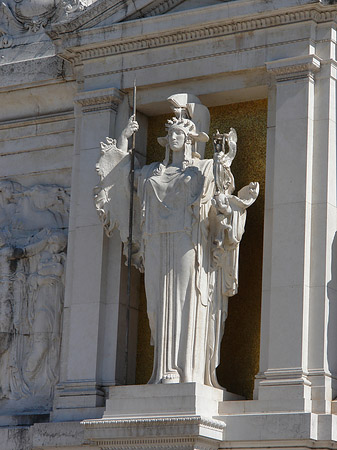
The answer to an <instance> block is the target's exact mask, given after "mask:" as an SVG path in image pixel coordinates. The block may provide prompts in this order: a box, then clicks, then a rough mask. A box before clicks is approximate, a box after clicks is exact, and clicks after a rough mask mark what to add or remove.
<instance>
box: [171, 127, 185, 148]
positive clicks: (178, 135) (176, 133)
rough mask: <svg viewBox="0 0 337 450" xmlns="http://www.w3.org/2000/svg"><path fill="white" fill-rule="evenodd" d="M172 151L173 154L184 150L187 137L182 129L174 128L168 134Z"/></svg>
mask: <svg viewBox="0 0 337 450" xmlns="http://www.w3.org/2000/svg"><path fill="white" fill-rule="evenodd" d="M168 140H169V146H170V149H171V150H172V151H173V152H179V151H180V150H182V149H183V148H184V145H185V140H186V136H185V133H184V132H183V130H182V129H181V128H178V127H172V128H170V130H169V132H168Z"/></svg>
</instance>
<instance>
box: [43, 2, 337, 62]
mask: <svg viewBox="0 0 337 450" xmlns="http://www.w3.org/2000/svg"><path fill="white" fill-rule="evenodd" d="M326 8H327V7H324V11H323V10H322V6H320V5H316V4H315V5H308V6H307V7H306V9H304V7H303V6H302V7H301V10H298V9H297V10H295V11H287V12H283V13H280V12H277V11H274V12H268V13H266V14H263V15H261V14H258V15H256V16H255V17H254V16H251V17H246V18H243V19H242V18H239V19H235V18H233V17H231V18H230V19H226V20H222V21H221V22H217V23H211V24H209V25H206V26H200V25H199V26H197V27H196V26H193V27H190V28H187V29H186V28H179V29H174V30H170V31H168V32H166V33H162V34H160V35H158V33H153V34H149V35H147V36H146V37H135V38H129V39H119V40H114V43H113V44H111V43H110V44H107V43H106V41H105V42H104V43H97V44H96V45H95V47H94V48H89V49H84V50H81V49H76V51H71V52H67V53H66V54H65V55H64V56H65V58H66V59H71V60H73V61H74V59H75V58H76V57H77V58H78V61H83V60H87V59H92V58H99V57H106V56H112V55H117V54H123V53H131V52H135V51H142V50H144V49H147V50H148V49H152V48H159V47H165V46H170V45H177V44H180V43H185V42H189V43H190V42H195V41H199V40H204V39H213V38H219V37H223V36H227V35H231V34H235V33H244V32H252V31H256V30H261V29H265V28H272V27H276V26H283V25H288V24H294V23H298V22H305V21H312V20H313V21H315V22H316V23H322V22H329V21H335V20H336V19H337V11H336V8H335V7H330V8H329V9H328V10H327V9H326ZM65 31H66V30H63V29H62V28H61V26H58V25H55V26H54V27H53V31H52V32H50V33H49V34H50V36H51V37H52V38H57V37H59V34H61V33H63V32H65ZM94 31H95V32H96V31H97V30H84V32H87V33H92V32H94ZM61 53H62V51H61Z"/></svg>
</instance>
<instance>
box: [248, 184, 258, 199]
mask: <svg viewBox="0 0 337 450" xmlns="http://www.w3.org/2000/svg"><path fill="white" fill-rule="evenodd" d="M259 190H260V185H259V183H258V182H251V183H249V195H250V197H251V198H253V199H254V200H255V199H257V196H258V195H259Z"/></svg>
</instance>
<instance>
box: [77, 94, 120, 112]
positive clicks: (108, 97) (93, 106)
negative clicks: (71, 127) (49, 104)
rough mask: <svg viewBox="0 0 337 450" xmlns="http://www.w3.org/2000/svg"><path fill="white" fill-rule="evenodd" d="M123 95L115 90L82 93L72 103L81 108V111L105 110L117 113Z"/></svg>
mask: <svg viewBox="0 0 337 450" xmlns="http://www.w3.org/2000/svg"><path fill="white" fill-rule="evenodd" d="M123 96H124V94H123V93H122V91H120V90H119V89H116V88H109V89H98V90H92V91H84V92H81V93H80V94H78V95H77V96H76V97H75V99H74V102H75V103H78V104H79V105H81V106H82V111H83V112H84V113H86V112H93V111H101V110H105V109H112V110H113V111H117V108H118V105H119V103H120V102H121V101H122V99H123Z"/></svg>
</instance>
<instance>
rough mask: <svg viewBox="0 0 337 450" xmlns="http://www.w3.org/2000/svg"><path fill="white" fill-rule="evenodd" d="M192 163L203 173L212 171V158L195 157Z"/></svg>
mask: <svg viewBox="0 0 337 450" xmlns="http://www.w3.org/2000/svg"><path fill="white" fill-rule="evenodd" d="M193 165H195V166H196V167H198V169H199V170H200V171H201V172H202V173H203V174H206V173H208V172H212V173H213V159H195V160H194V164H193Z"/></svg>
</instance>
